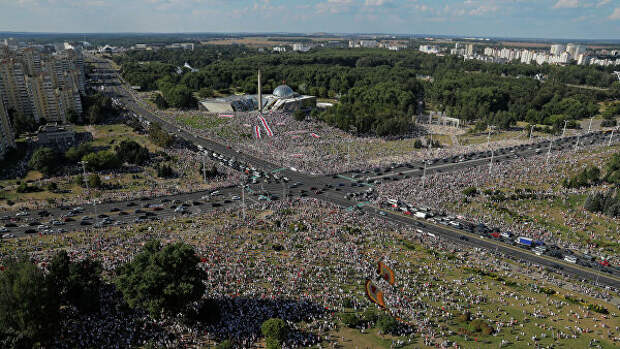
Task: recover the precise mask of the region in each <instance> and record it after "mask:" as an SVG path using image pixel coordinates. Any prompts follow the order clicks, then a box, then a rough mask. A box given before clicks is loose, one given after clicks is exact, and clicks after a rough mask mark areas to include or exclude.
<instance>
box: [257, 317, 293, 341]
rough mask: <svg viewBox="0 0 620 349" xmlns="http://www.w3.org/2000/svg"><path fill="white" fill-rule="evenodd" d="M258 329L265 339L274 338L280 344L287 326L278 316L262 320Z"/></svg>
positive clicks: (286, 333) (286, 331) (285, 334)
mask: <svg viewBox="0 0 620 349" xmlns="http://www.w3.org/2000/svg"><path fill="white" fill-rule="evenodd" d="M260 331H261V333H262V334H263V336H265V338H267V339H270V338H271V339H275V340H277V341H278V342H279V343H280V344H281V343H283V342H284V341H285V340H286V337H287V336H288V327H287V326H286V323H285V322H284V320H282V319H279V318H271V319H269V320H266V321H265V322H263V324H262V325H261V327H260Z"/></svg>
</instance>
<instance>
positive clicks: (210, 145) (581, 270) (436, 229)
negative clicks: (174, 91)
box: [0, 63, 620, 289]
mask: <svg viewBox="0 0 620 349" xmlns="http://www.w3.org/2000/svg"><path fill="white" fill-rule="evenodd" d="M103 67H104V70H110V67H109V64H108V63H103ZM113 76H114V75H111V74H108V76H107V78H106V80H107V81H106V83H107V85H108V86H109V87H108V89H109V90H111V91H113V92H114V93H116V94H117V97H118V98H119V99H120V101H121V102H122V103H123V104H124V105H125V107H126V108H127V109H128V110H130V111H132V112H133V113H135V114H136V115H138V116H139V118H141V119H143V120H148V121H149V122H152V123H153V122H156V123H159V124H160V125H161V126H162V128H163V129H164V130H166V131H167V132H169V133H171V134H174V135H175V136H177V137H179V138H182V139H185V140H187V141H189V142H191V143H193V144H195V145H200V146H202V147H203V148H204V149H206V150H207V151H209V152H217V153H220V154H222V155H225V156H226V157H228V158H231V157H234V158H236V159H237V160H238V161H241V162H245V163H247V164H251V165H252V166H254V167H256V168H259V169H262V170H263V171H267V172H268V171H274V170H280V172H279V174H280V175H281V176H283V177H288V178H289V179H290V181H289V183H288V184H289V185H290V183H294V182H301V183H303V184H302V185H301V186H300V187H299V188H297V189H295V190H294V191H291V190H290V189H288V190H287V189H286V188H285V189H284V190H285V191H286V192H287V195H290V196H292V197H295V196H299V195H300V190H306V191H307V195H309V196H311V197H316V198H318V199H320V200H324V201H328V202H331V203H333V204H336V205H339V206H342V207H346V208H351V207H353V206H355V205H357V204H358V202H357V201H351V200H348V199H345V198H344V195H345V194H346V193H350V192H360V191H363V190H365V189H366V188H365V187H364V188H361V187H350V186H346V185H343V182H346V180H345V179H343V178H350V177H349V175H350V176H353V175H356V174H357V176H359V175H360V171H358V172H351V173H347V174H344V175H343V176H340V177H335V178H334V176H308V175H304V174H301V173H299V172H296V171H292V170H291V169H280V168H279V166H277V165H274V164H271V163H269V162H267V161H264V160H262V159H259V158H257V157H254V156H251V155H248V154H244V153H239V152H237V151H235V150H234V149H233V148H232V146H227V145H223V144H219V143H216V142H213V141H211V140H207V139H204V138H200V137H197V136H196V135H193V134H191V133H189V132H187V131H185V130H183V129H179V128H178V127H176V126H175V125H174V124H172V123H169V122H168V121H167V120H164V119H161V118H159V117H157V116H155V115H153V114H151V113H150V112H149V111H148V110H146V109H145V108H143V107H142V105H140V103H137V102H136V101H135V100H134V99H133V97H131V96H130V95H129V94H128V93H127V92H126V91H125V90H123V88H121V87H120V84H119V83H117V82H116V83H115V81H112V83H110V80H111V79H115V78H113ZM608 139H609V135H608V134H607V133H603V132H594V133H591V134H588V135H585V136H580V137H579V146H580V147H581V146H589V145H593V144H600V143H604V142H606V141H607V140H608ZM576 145H577V137H565V138H560V139H556V140H554V141H553V144H552V151H557V150H566V149H571V148H575V147H576ZM536 149H540V151H537V150H536ZM548 149H549V141H543V142H539V143H537V144H532V145H530V146H522V147H517V148H506V149H495V150H493V154H492V155H491V154H490V152H486V153H478V154H468V155H467V156H465V157H464V158H463V159H458V158H456V159H455V158H449V159H435V160H434V161H432V162H431V163H430V164H426V170H425V171H426V172H427V173H432V172H435V171H437V172H446V171H454V170H458V169H462V168H465V167H470V166H479V165H481V164H485V163H490V161H491V157H493V161H497V162H500V161H507V160H509V159H510V158H511V157H514V156H521V157H527V156H532V155H535V154H537V153H541V152H544V151H547V150H548ZM411 166H413V168H411ZM416 167H417V168H416ZM420 167H422V169H420ZM423 167H424V164H423V163H415V164H411V165H410V166H409V167H408V166H394V168H389V169H383V171H381V172H382V173H381V174H380V175H376V176H373V175H372V174H373V173H372V172H369V174H370V175H369V176H365V175H362V176H361V177H363V178H364V179H365V180H366V179H370V180H371V182H374V181H375V180H384V179H385V178H387V177H390V179H391V180H395V179H396V180H397V179H403V178H404V177H405V176H407V175H410V176H422V174H423V173H424V169H423ZM399 173H400V174H399ZM367 177H370V178H367ZM350 179H352V178H350ZM326 185H331V186H332V188H325V186H326ZM313 187H314V188H318V189H324V191H323V192H322V193H316V190H311V188H313ZM263 189H264V190H266V191H268V192H269V193H271V194H279V193H282V191H283V188H282V184H281V183H272V184H260V185H250V186H249V189H248V191H249V192H258V191H261V190H263ZM240 191H241V188H240V187H237V188H226V189H222V190H220V192H221V193H222V196H221V197H215V198H213V199H211V198H210V199H209V200H208V201H205V200H202V199H201V198H202V197H203V196H205V195H207V194H208V193H206V192H197V193H190V194H179V195H173V196H169V197H159V198H145V199H144V200H135V201H132V202H133V203H134V204H135V205H136V206H132V207H130V208H129V207H127V205H128V204H129V202H123V203H105V204H99V205H97V207H96V210H97V213H96V214H102V213H103V214H106V215H108V216H110V217H111V218H113V219H114V222H119V223H114V222H113V223H111V224H133V223H135V221H136V218H138V217H139V216H144V215H145V214H144V213H135V210H136V209H142V210H143V211H145V212H151V215H154V216H152V217H146V218H147V219H163V218H167V217H170V216H174V215H180V213H178V212H175V211H174V209H172V208H170V206H171V203H172V201H174V200H179V201H180V202H187V203H189V205H190V206H189V207H188V208H187V210H188V211H189V212H188V213H187V214H192V213H199V212H203V211H205V210H208V209H213V206H212V203H213V201H216V202H218V203H220V204H221V205H237V206H239V201H233V200H230V197H232V196H233V195H239V196H240ZM249 192H248V193H247V194H246V198H247V200H254V201H256V200H258V199H257V197H256V196H253V195H251V194H250V193H249ZM224 199H229V200H228V201H230V202H228V203H225V202H224ZM162 200H164V201H166V202H165V203H162ZM168 200H169V201H168ZM194 201H200V202H201V204H199V205H193V203H192V202H194ZM147 204H148V205H163V207H162V208H160V209H157V211H154V210H155V209H154V208H143V207H142V206H145V205H147ZM175 206H176V205H175ZM83 208H84V213H83V214H80V215H78V216H77V217H73V218H78V219H76V221H75V222H67V223H66V224H65V225H63V226H60V227H52V228H53V229H65V230H67V231H69V230H77V229H84V226H81V225H80V223H79V221H80V220H81V217H82V216H83V215H91V217H92V216H94V215H95V207H94V206H91V205H87V206H83ZM113 209H119V210H122V211H125V212H127V213H128V215H127V216H119V215H118V212H111V211H112V210H113ZM356 209H358V210H361V211H364V212H366V213H368V214H371V215H373V216H375V217H376V218H377V219H385V220H388V221H391V222H397V223H400V224H405V225H410V226H414V227H417V228H418V229H423V230H424V231H426V232H431V233H433V234H435V235H436V236H438V237H439V238H441V239H447V240H451V241H454V242H457V243H459V244H466V245H471V246H474V247H479V248H485V249H488V250H492V251H497V252H501V253H503V254H505V255H507V256H509V257H511V258H514V259H517V260H521V261H526V262H530V263H534V264H539V265H542V266H546V267H549V268H551V269H553V270H555V271H558V272H561V273H563V274H567V275H572V276H574V277H577V278H579V279H588V280H592V281H596V282H598V283H599V284H603V285H608V286H612V287H614V288H616V289H619V288H620V278H618V277H617V276H615V275H609V274H606V273H602V272H600V271H597V270H594V269H590V268H585V267H582V266H579V265H575V264H570V263H567V262H565V261H563V260H560V259H554V258H551V257H548V256H544V255H543V256H538V255H536V254H534V253H532V252H531V251H529V250H525V249H522V248H519V247H515V246H512V245H509V244H506V243H503V242H501V241H498V240H491V239H486V238H481V237H480V236H477V235H475V234H470V233H467V232H465V231H461V230H455V229H452V228H448V227H445V226H440V225H435V224H432V223H430V222H427V221H424V220H419V219H414V218H411V217H408V216H403V215H400V214H394V213H391V212H383V214H381V213H380V212H381V210H380V209H378V208H376V207H372V206H362V207H358V208H356ZM48 211H49V213H50V217H46V218H45V220H47V221H49V220H52V219H54V218H55V219H60V216H62V215H65V214H66V213H67V210H61V209H52V210H48ZM7 215H11V216H14V215H15V213H14V212H13V213H9V212H4V213H2V212H0V218H1V217H3V216H7ZM37 215H38V212H31V213H30V216H29V217H30V219H32V217H37ZM115 216H116V217H115ZM51 217H54V218H51ZM37 218H38V217H37ZM24 219H26V218H24ZM102 219H103V218H97V221H100V220H102ZM41 220H43V218H41ZM92 221H95V220H94V219H93V220H92ZM27 229H31V227H18V228H12V229H11V233H14V234H16V235H21V234H23V233H24V231H25V230H27Z"/></svg>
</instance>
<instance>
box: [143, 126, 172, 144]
mask: <svg viewBox="0 0 620 349" xmlns="http://www.w3.org/2000/svg"><path fill="white" fill-rule="evenodd" d="M148 133H149V138H150V139H151V140H152V141H153V143H155V144H157V145H159V146H160V147H163V148H168V147H170V146H171V145H172V144H173V143H174V137H172V136H171V135H169V134H168V132H166V131H164V130H163V129H162V128H161V126H160V125H159V124H158V123H153V124H151V126H150V127H149V130H148Z"/></svg>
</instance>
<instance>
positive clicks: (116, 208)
mask: <svg viewBox="0 0 620 349" xmlns="http://www.w3.org/2000/svg"><path fill="white" fill-rule="evenodd" d="M120 210H121V209H120V208H118V207H114V208H113V209H111V210H110V212H118V211H120Z"/></svg>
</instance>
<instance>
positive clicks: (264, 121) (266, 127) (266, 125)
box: [258, 116, 273, 137]
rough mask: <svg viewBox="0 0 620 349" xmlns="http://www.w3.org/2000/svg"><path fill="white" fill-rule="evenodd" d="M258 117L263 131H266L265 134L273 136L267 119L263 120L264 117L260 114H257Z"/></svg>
mask: <svg viewBox="0 0 620 349" xmlns="http://www.w3.org/2000/svg"><path fill="white" fill-rule="evenodd" d="M258 118H259V119H260V122H261V124H263V127H264V128H265V132H267V136H269V137H273V132H271V127H269V124H268V123H267V120H265V118H264V117H262V116H259V117H258Z"/></svg>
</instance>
